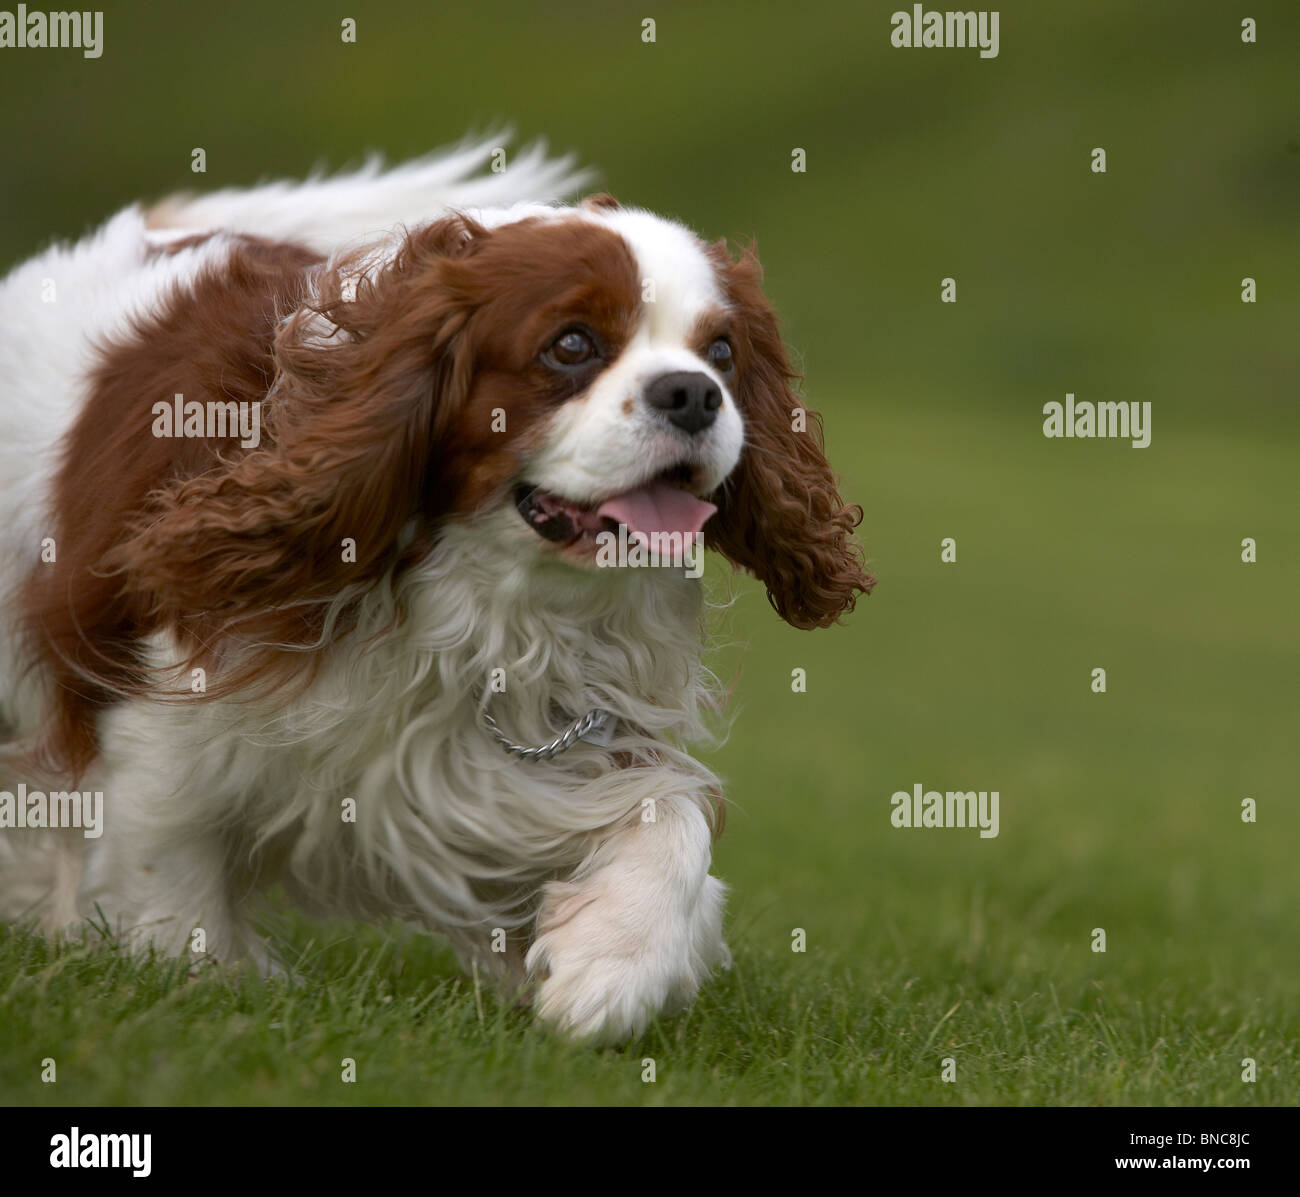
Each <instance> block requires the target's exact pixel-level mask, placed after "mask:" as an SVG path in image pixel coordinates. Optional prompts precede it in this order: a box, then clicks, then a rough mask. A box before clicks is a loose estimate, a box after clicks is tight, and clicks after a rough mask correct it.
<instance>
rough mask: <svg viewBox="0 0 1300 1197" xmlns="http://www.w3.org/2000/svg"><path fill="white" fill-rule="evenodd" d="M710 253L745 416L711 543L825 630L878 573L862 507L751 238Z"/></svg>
mask: <svg viewBox="0 0 1300 1197" xmlns="http://www.w3.org/2000/svg"><path fill="white" fill-rule="evenodd" d="M710 255H711V256H712V258H713V260H714V263H715V265H716V268H717V271H718V274H719V276H720V277H721V279H722V280H723V283H724V286H725V288H726V290H727V293H728V298H729V300H730V304H731V307H732V311H733V313H734V316H735V322H734V325H733V333H732V336H733V341H734V345H733V350H734V352H735V356H736V369H737V381H736V384H735V387H734V389H735V391H736V395H737V401H738V403H739V405H740V409H741V415H742V416H743V417H744V420H745V447H744V449H743V450H742V453H741V459H740V463H739V465H737V467H736V469H735V470H734V471H733V472H732V474H731V476H730V477H729V478H728V479H727V481H726V482H725V483H724V484H723V486H722V488H721V490H720V491H719V492H718V494H717V495H716V496H715V497H714V501H715V502H716V503H717V505H718V511H717V514H716V515H714V516H713V518H712V519H710V521H709V523H708V524H707V525H706V526H705V538H706V543H708V544H709V545H710V547H712V548H715V549H718V550H720V551H721V552H722V553H723V554H724V555H725V556H726V557H727V558H728V559H729V560H730V561H731V562H732V563H733V564H735V565H737V566H739V567H741V568H742V569H746V570H749V571H750V572H751V573H753V574H754V576H755V577H757V578H758V579H759V580H760V581H761V582H762V583H763V584H764V585H765V586H766V587H767V597H768V600H769V601H770V602H771V604H772V606H773V607H774V608H775V609H776V611H777V612H778V614H780V616H781V618H782V619H784V620H785V621H786V622H787V623H789V624H792V625H793V626H794V627H796V628H822V627H826V626H828V625H829V624H832V623H834V622H835V621H836V620H838V619H839V617H840V616H841V615H843V614H846V613H847V612H849V611H852V610H853V607H854V604H855V603H856V602H857V597H858V594H859V593H862V594H868V593H870V591H871V588H872V587H873V586H874V585H875V584H876V580H875V578H873V577H872V576H871V575H870V574H868V573H866V572H865V571H864V569H863V558H862V550H861V547H860V546H859V545H858V543H857V541H856V539H855V538H854V535H853V530H854V528H856V527H857V525H858V524H859V522H860V521H861V519H862V508H861V507H858V506H856V505H853V506H850V505H846V504H845V503H844V502H843V500H842V499H841V498H840V495H839V489H838V486H837V483H836V480H835V475H834V474H833V473H832V472H831V467H830V464H829V463H828V462H827V460H826V454H825V452H824V449H823V441H822V421H821V416H819V415H818V414H817V413H816V412H814V411H811V410H809V409H808V408H807V407H805V406H804V404H803V403H802V402H801V400H800V399H799V398H798V397H797V396H796V394H795V393H794V391H793V389H792V384H793V383H794V381H795V380H796V378H797V377H798V376H797V375H796V373H795V371H794V369H793V368H792V367H791V365H790V360H789V358H788V357H787V355H786V351H785V346H784V344H783V343H782V341H781V333H780V328H779V326H778V323H777V318H776V313H775V312H774V311H773V310H772V306H771V304H769V303H768V301H767V298H766V296H765V295H764V294H763V287H762V282H763V272H762V268H761V267H760V266H759V263H758V256H757V254H756V252H755V250H754V248H753V246H752V245H751V246H749V247H747V248H746V249H745V250H744V251H743V252H742V254H741V256H740V260H739V261H733V260H732V258H731V255H730V254H729V253H728V252H727V248H726V244H725V242H718V243H717V244H716V245H714V246H712V247H710Z"/></svg>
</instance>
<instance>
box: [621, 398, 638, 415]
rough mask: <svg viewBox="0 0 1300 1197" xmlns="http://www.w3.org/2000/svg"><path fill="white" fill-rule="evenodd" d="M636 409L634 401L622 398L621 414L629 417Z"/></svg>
mask: <svg viewBox="0 0 1300 1197" xmlns="http://www.w3.org/2000/svg"><path fill="white" fill-rule="evenodd" d="M635 411H636V403H635V402H634V401H633V400H631V399H624V400H623V414H624V415H625V416H628V417H631V416H632V415H633V413H635Z"/></svg>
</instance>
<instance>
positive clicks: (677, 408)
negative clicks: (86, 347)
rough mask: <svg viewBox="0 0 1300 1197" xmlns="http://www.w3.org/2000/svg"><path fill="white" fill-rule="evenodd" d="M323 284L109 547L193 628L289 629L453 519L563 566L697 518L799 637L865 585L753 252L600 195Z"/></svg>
mask: <svg viewBox="0 0 1300 1197" xmlns="http://www.w3.org/2000/svg"><path fill="white" fill-rule="evenodd" d="M315 287H316V294H315V299H314V301H313V302H312V303H310V304H309V305H307V306H305V307H303V308H301V309H300V310H299V311H298V312H296V313H295V314H293V315H291V316H290V317H289V318H288V319H286V320H285V321H284V322H283V323H282V324H281V326H280V328H279V330H278V332H277V336H276V342H275V350H274V362H275V368H276V371H277V373H276V378H275V380H274V385H273V386H272V387H271V389H270V392H269V394H268V396H267V399H268V402H267V405H266V407H267V410H266V413H265V415H264V437H263V444H262V445H261V446H260V447H259V448H256V449H254V450H252V451H251V452H249V453H247V454H246V455H244V456H243V457H242V458H238V459H233V460H231V462H230V463H229V467H228V469H227V470H226V471H225V472H224V473H223V472H215V473H209V474H207V475H204V476H202V477H200V478H197V479H191V480H190V481H188V482H185V483H183V484H181V485H179V486H177V487H175V488H174V489H173V490H172V491H171V492H170V493H169V494H167V495H165V496H163V497H162V498H161V500H160V502H159V504H158V507H157V509H156V511H155V513H154V515H153V517H152V518H151V521H150V523H149V525H148V528H147V529H146V530H144V531H143V532H142V533H141V535H140V536H139V537H138V538H137V539H136V540H135V541H133V542H131V543H130V544H128V545H127V546H125V549H124V551H123V554H122V559H124V560H126V561H127V562H128V568H130V569H131V570H132V571H133V572H134V573H135V574H136V576H137V577H138V578H141V579H144V580H146V581H147V586H148V592H149V595H150V600H149V601H150V602H152V603H153V604H154V606H155V608H156V609H160V610H165V609H167V608H171V609H172V610H174V611H178V612H180V611H185V610H186V609H188V610H190V611H192V610H194V609H196V608H197V609H199V610H205V611H208V612H214V611H219V612H220V614H219V616H218V617H217V618H216V619H215V621H214V622H209V623H207V624H205V626H204V631H203V634H204V636H205V638H207V640H208V641H209V642H215V641H216V640H218V639H219V638H220V636H221V634H222V631H223V629H224V628H227V627H229V628H235V627H237V626H238V627H242V628H243V629H247V630H252V631H257V630H261V631H262V634H264V635H266V636H268V637H270V636H276V637H280V638H288V632H289V629H288V628H287V626H285V624H286V621H285V619H284V617H282V616H277V615H275V614H274V612H276V611H280V610H283V609H284V608H286V607H292V608H294V609H296V610H299V611H301V610H302V608H303V605H304V603H307V604H310V603H312V602H313V601H314V600H322V601H328V600H330V599H331V598H332V597H333V596H335V595H337V594H338V593H339V592H340V591H341V590H342V589H344V588H345V587H355V586H356V584H358V583H361V584H363V585H364V584H365V583H366V582H368V581H374V580H377V579H378V578H379V577H381V576H383V574H384V573H385V572H387V571H389V570H392V569H394V568H397V569H400V568H404V566H405V565H406V564H409V563H411V561H412V560H414V559H415V557H416V556H418V552H419V551H420V550H421V548H422V547H427V546H432V545H435V544H436V543H437V539H438V533H439V529H440V528H441V527H442V526H443V525H444V524H445V523H446V522H447V521H453V520H462V521H471V522H472V523H473V525H474V527H475V529H476V533H477V534H480V535H485V536H494V537H504V538H507V539H508V540H509V541H510V544H511V546H513V547H514V548H515V549H516V550H517V551H518V552H520V553H522V554H525V555H529V554H532V555H537V556H540V557H547V558H552V559H559V560H560V561H562V562H563V563H565V564H566V565H569V566H572V567H573V568H575V569H589V568H590V567H591V566H592V565H593V563H594V561H595V557H596V549H597V537H598V536H599V535H600V534H601V533H602V532H608V531H611V530H614V529H616V528H617V527H618V525H620V524H622V525H626V526H627V529H628V532H629V533H645V534H647V535H649V536H653V535H654V534H655V533H667V534H668V535H669V536H671V535H672V534H674V533H680V534H681V535H682V536H683V537H684V536H686V535H693V534H696V533H699V532H701V531H702V532H703V536H704V541H705V544H706V545H707V546H709V547H712V548H714V549H717V550H720V551H721V552H722V553H723V554H724V555H725V556H726V557H727V558H729V559H730V560H731V561H732V562H733V563H734V564H736V565H738V566H740V567H741V568H744V569H746V570H749V571H750V572H752V573H754V574H755V575H756V576H757V577H758V578H760V579H761V580H762V581H763V583H764V584H765V585H766V588H767V592H768V596H769V598H770V600H771V602H772V604H773V606H774V607H775V608H776V610H777V611H778V612H779V613H780V614H781V615H782V617H783V618H785V619H786V620H787V621H788V622H790V623H791V624H794V625H795V626H797V627H804V628H807V627H817V626H824V625H826V624H829V623H831V622H834V621H835V620H836V619H837V618H838V617H839V616H840V614H841V613H843V612H845V611H847V610H850V609H852V606H853V603H854V601H855V599H856V596H857V594H858V593H859V592H864V591H867V590H869V589H870V587H871V585H872V579H871V578H870V577H869V576H868V575H867V574H865V573H864V572H863V569H862V562H861V553H860V550H859V548H858V546H857V545H856V543H855V541H854V538H853V528H854V526H855V525H856V523H857V522H858V519H859V518H860V511H859V510H858V509H857V508H855V507H851V506H846V505H845V504H844V503H843V502H842V501H841V499H840V497H839V494H838V490H837V486H836V482H835V478H834V476H833V474H832V472H831V469H830V466H829V465H828V463H827V461H826V458H825V456H824V454H823V451H822V441H821V427H820V420H819V418H818V417H817V415H816V413H815V412H812V411H810V410H807V409H806V408H805V407H804V405H803V404H802V402H801V401H800V399H799V398H798V397H797V396H796V395H795V394H794V393H793V392H792V391H791V389H790V383H791V379H792V374H793V372H792V370H791V368H790V365H789V361H788V358H787V356H786V353H785V349H784V347H783V345H782V342H781V338H780V335H779V331H778V327H777V321H776V317H775V315H774V313H773V311H772V308H771V306H770V305H769V304H768V302H767V300H766V298H765V297H764V295H763V292H762V288H761V274H760V271H759V267H758V263H757V259H756V258H755V256H754V255H753V253H752V252H747V253H745V254H743V255H742V256H741V258H740V259H739V261H736V260H733V259H732V257H731V256H730V254H728V253H727V251H726V249H725V247H724V246H722V245H721V244H718V245H712V246H708V245H705V244H703V243H702V242H700V241H699V240H698V239H697V238H696V237H695V236H694V235H693V234H692V233H690V232H689V231H687V230H686V229H685V228H683V227H681V226H680V225H677V224H674V223H672V222H670V221H667V220H663V219H661V218H659V217H657V216H654V215H652V214H650V213H648V212H643V211H637V210H629V209H623V208H620V207H619V206H617V205H616V204H614V203H613V202H612V201H608V200H603V199H602V200H598V201H594V202H593V201H588V203H587V204H586V205H584V206H582V207H579V208H573V209H552V208H530V209H526V210H524V211H523V212H511V213H505V214H502V213H498V214H496V215H495V216H492V217H484V218H483V219H472V218H470V217H467V216H462V215H454V216H449V217H447V218H445V219H442V220H439V221H436V222H434V223H432V224H430V225H427V226H424V227H422V228H418V229H415V230H414V231H411V232H409V233H407V234H406V235H405V236H404V237H403V239H402V240H401V242H400V244H398V245H397V246H396V247H395V248H394V249H391V250H390V251H388V252H386V253H382V254H379V255H377V256H376V255H375V254H374V253H373V251H372V252H371V253H370V255H369V256H366V255H365V254H361V255H358V256H357V257H355V258H353V259H351V260H344V261H341V262H338V263H335V264H333V265H330V266H327V267H324V268H322V269H321V271H320V272H319V275H318V277H317V280H316V284H315ZM412 522H414V523H415V525H416V526H417V527H418V529H419V534H418V535H417V538H416V541H415V544H414V546H413V545H412V543H411V541H410V539H409V528H410V527H411V525H412ZM344 540H347V541H349V542H350V543H352V544H354V545H355V559H348V560H343V561H341V560H340V554H339V545H340V543H341V542H342V541H344ZM679 543H680V542H679ZM413 550H414V551H413ZM213 596H216V597H217V600H218V602H219V603H220V604H221V605H220V607H218V606H216V605H214V602H213Z"/></svg>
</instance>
